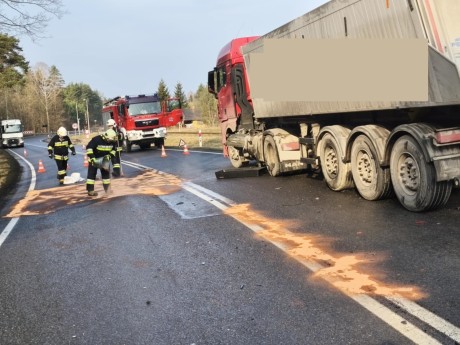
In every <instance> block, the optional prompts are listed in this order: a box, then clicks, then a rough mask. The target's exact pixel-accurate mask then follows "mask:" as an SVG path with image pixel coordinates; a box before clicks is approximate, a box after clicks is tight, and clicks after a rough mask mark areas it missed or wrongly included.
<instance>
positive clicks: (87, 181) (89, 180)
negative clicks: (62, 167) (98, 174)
mask: <svg viewBox="0 0 460 345" xmlns="http://www.w3.org/2000/svg"><path fill="white" fill-rule="evenodd" d="M95 182H96V181H95V180H91V179H86V184H94V183H95Z"/></svg>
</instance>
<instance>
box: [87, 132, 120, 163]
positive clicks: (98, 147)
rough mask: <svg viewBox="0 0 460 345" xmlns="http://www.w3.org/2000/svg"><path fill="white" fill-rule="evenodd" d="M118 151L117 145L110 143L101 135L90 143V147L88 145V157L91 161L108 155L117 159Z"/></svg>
mask: <svg viewBox="0 0 460 345" xmlns="http://www.w3.org/2000/svg"><path fill="white" fill-rule="evenodd" d="M116 149H117V143H116V142H110V141H109V140H107V139H106V138H105V136H104V135H102V134H101V135H97V136H95V137H94V138H93V139H91V140H90V141H89V143H88V145H86V155H87V156H88V158H89V160H90V161H91V160H93V159H95V158H100V157H104V156H107V155H110V156H111V157H115V152H116Z"/></svg>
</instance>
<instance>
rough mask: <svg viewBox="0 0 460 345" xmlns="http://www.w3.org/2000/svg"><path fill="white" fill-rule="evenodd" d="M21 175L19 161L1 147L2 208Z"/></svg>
mask: <svg viewBox="0 0 460 345" xmlns="http://www.w3.org/2000/svg"><path fill="white" fill-rule="evenodd" d="M19 176H20V166H19V163H18V162H17V161H16V159H14V158H13V157H12V156H11V155H10V154H9V153H8V152H7V151H6V150H4V149H0V208H2V207H3V205H4V204H5V202H6V197H7V195H8V194H9V193H10V192H11V191H12V190H13V189H14V187H15V186H16V183H17V182H18V180H19Z"/></svg>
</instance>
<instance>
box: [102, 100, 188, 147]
mask: <svg viewBox="0 0 460 345" xmlns="http://www.w3.org/2000/svg"><path fill="white" fill-rule="evenodd" d="M177 103H178V101H177V100H176V99H171V100H170V102H166V103H165V102H161V100H160V98H159V97H158V95H157V94H153V95H144V94H142V95H137V96H125V97H121V96H118V97H115V98H113V99H111V100H109V101H107V102H106V103H104V106H103V108H102V119H103V121H104V123H106V122H107V120H108V119H113V120H114V121H115V122H116V124H117V126H118V128H119V130H120V132H121V133H122V135H123V137H122V146H123V150H124V151H125V152H131V149H132V145H138V146H139V147H140V148H141V149H147V148H149V147H150V146H151V145H152V144H154V145H155V146H156V147H161V146H163V145H164V140H165V137H166V128H167V127H170V126H174V125H176V124H177V123H179V122H181V121H182V120H183V115H182V109H180V102H179V105H178V104H177Z"/></svg>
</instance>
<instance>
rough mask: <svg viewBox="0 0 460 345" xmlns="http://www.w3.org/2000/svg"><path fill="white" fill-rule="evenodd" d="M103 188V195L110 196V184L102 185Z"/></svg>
mask: <svg viewBox="0 0 460 345" xmlns="http://www.w3.org/2000/svg"><path fill="white" fill-rule="evenodd" d="M103 186H104V192H105V194H111V190H110V184H104V185H103Z"/></svg>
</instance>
